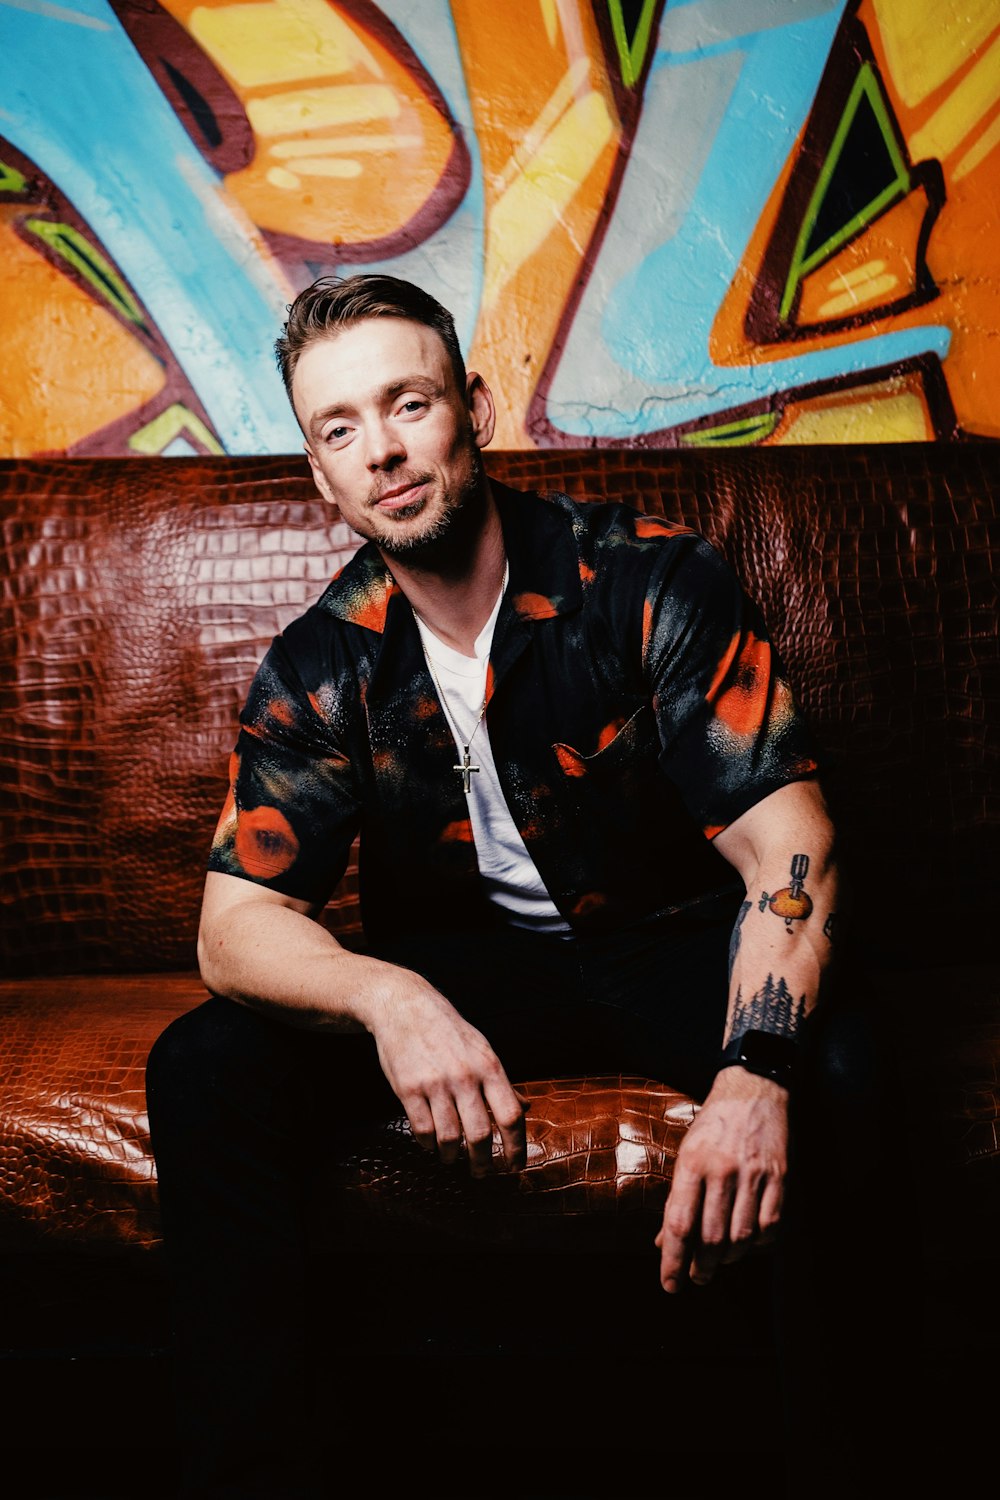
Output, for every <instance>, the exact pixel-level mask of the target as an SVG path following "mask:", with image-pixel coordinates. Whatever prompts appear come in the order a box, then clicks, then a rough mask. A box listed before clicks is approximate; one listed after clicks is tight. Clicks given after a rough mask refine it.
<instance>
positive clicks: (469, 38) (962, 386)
mask: <svg viewBox="0 0 1000 1500" xmlns="http://www.w3.org/2000/svg"><path fill="white" fill-rule="evenodd" d="M0 14H2V16H3V24H4V38H5V43H6V45H5V46H4V48H3V49H2V52H0V70H2V88H0V237H2V247H3V259H2V272H0V286H2V287H3V296H4V331H5V358H4V360H3V362H2V367H0V386H2V399H0V456H6V457H22V456H29V455H40V454H67V455H70V456H73V455H82V454H116V453H120V454H135V455H143V454H160V453H162V454H168V455H178V456H179V455H187V454H194V453H220V452H229V453H280V452H289V451H294V450H296V449H297V448H298V447H299V446H300V441H301V440H300V436H299V434H298V431H297V428H296V426H295V423H294V421H293V419H292V417H291V414H290V412H289V411H288V409H287V403H286V401H285V397H284V394H283V392H282V389H281V385H280V381H279V379H278V376H277V372H276V369H275V365H274V360H273V355H272V349H273V342H274V338H275V335H276V334H277V332H278V331H279V330H280V326H281V323H282V321H283V319H284V315H285V309H286V307H287V305H288V302H289V301H290V300H291V298H292V297H293V296H294V295H295V293H296V292H297V291H298V290H299V289H300V288H301V287H303V286H305V285H307V284H308V283H309V282H310V281H311V280H312V279H313V278H314V277H315V276H317V275H320V274H325V273H338V272H340V273H346V272H349V271H350V270H352V269H364V270H386V271H390V272H392V273H393V274H396V275H400V276H404V277H408V278H410V279H412V280H414V281H418V282H420V283H421V284H422V285H423V286H425V287H427V289H428V290H429V291H431V292H433V293H434V294H435V295H436V296H438V297H439V298H440V299H441V300H442V301H443V302H445V303H446V305H447V306H448V307H449V308H451V310H452V311H453V313H454V314H455V317H456V323H457V326H458V331H459V336H460V338H461V341H462V344H463V347H464V349H465V351H466V354H467V357H468V361H469V363H470V365H471V366H472V367H473V368H476V369H480V370H482V371H483V373H484V374H485V375H486V377H487V379H488V380H489V382H490V384H491V385H492V386H493V388H494V391H495V393H496V395H497V397H498V404H499V407H500V424H499V428H498V432H497V436H496V438H495V445H496V446H498V447H505V448H512V449H524V448H530V447H535V446H542V447H546V446H571V447H578V446H601V447H614V446H641V445H643V444H646V445H649V446H656V447H676V446H685V445H739V444H742V445H750V444H779V443H791V444H799V443H819V442H853V441H865V442H873V441H874V442H900V441H921V442H930V441H954V440H959V439H962V438H967V437H976V438H997V437H1000V418H998V417H997V414H996V410H995V403H993V402H991V401H990V399H989V394H988V393H990V392H992V390H993V389H994V388H995V385H996V383H997V380H998V378H1000V369H998V365H1000V265H998V263H997V259H996V255H995V252H994V250H993V245H994V242H995V240H996V236H997V233H998V230H1000V222H998V221H1000V6H998V5H997V3H996V0H963V3H961V4H959V3H958V0H631V3H629V0H497V3H496V4H490V5H484V4H482V3H481V0H421V3H419V4H417V3H413V0H384V3H382V4H375V3H374V0H336V3H335V0H67V3H54V0H0Z"/></svg>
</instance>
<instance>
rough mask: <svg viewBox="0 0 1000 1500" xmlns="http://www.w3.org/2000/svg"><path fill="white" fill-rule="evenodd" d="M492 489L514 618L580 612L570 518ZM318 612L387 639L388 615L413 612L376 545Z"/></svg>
mask: <svg viewBox="0 0 1000 1500" xmlns="http://www.w3.org/2000/svg"><path fill="white" fill-rule="evenodd" d="M490 483H491V486H492V490H493V495H494V498H495V499H496V503H497V508H498V510H499V513H500V523H501V526H502V527H503V537H504V547H505V549H506V552H507V561H508V564H509V566H510V585H509V588H508V599H509V601H510V609H511V611H512V613H513V614H514V616H515V617H517V618H520V619H521V620H526V621H528V620H549V619H552V618H554V617H555V616H556V615H561V614H565V613H567V612H568V611H570V610H573V609H577V608H578V607H579V604H580V600H581V597H582V588H581V583H580V570H579V564H578V560H577V550H576V545H575V542H574V539H573V528H572V523H571V521H570V518H569V517H568V516H567V515H566V514H565V512H563V511H562V510H560V509H559V507H558V506H557V505H556V504H554V503H553V502H552V501H551V500H548V499H546V498H545V497H544V496H542V495H540V494H536V493H533V492H525V491H522V490H512V489H510V488H509V487H508V486H507V485H505V484H500V483H499V481H497V480H495V479H494V480H491V481H490ZM505 603H506V601H505ZM319 606H320V608H322V609H324V610H326V611H327V613H329V614H332V615H335V616H336V617H337V618H338V619H341V620H346V621H347V622H348V623H349V624H352V625H358V626H360V627H361V628H362V629H364V630H372V631H375V632H376V633H377V634H379V635H384V634H385V630H386V623H387V620H388V618H389V613H390V609H392V610H393V611H395V610H397V609H398V610H403V609H408V608H409V606H408V604H407V601H406V596H405V594H404V593H403V591H402V589H401V588H400V587H399V585H398V584H397V583H396V581H395V579H394V578H393V576H392V574H391V573H390V572H389V569H388V568H387V567H386V565H385V563H384V562H383V560H382V557H381V554H380V553H379V551H378V549H377V548H376V547H375V545H374V543H372V542H367V543H365V545H364V546H363V547H361V548H359V550H358V551H357V552H356V553H355V554H354V556H353V557H352V558H351V559H350V561H349V562H348V563H346V564H345V566H344V567H343V568H342V569H341V570H340V572H339V573H338V574H336V576H335V577H334V579H333V580H332V582H331V583H330V585H329V586H328V588H327V589H326V591H325V592H324V594H323V595H322V597H321V599H320V600H319ZM504 613H505V614H506V613H507V611H506V610H504Z"/></svg>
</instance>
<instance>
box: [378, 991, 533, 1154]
mask: <svg viewBox="0 0 1000 1500" xmlns="http://www.w3.org/2000/svg"><path fill="white" fill-rule="evenodd" d="M368 1026H369V1030H370V1031H371V1032H372V1035H373V1036H374V1038H375V1043H376V1046H377V1048H378V1056H379V1062H380V1063H381V1065H382V1071H383V1072H384V1073H385V1076H386V1078H387V1079H388V1080H389V1083H390V1085H391V1086H392V1088H393V1090H394V1091H395V1093H396V1096H397V1097H398V1099H399V1101H400V1103H401V1104H402V1106H403V1108H404V1109H405V1110H406V1114H407V1118H408V1119H409V1121H410V1125H411V1127H412V1130H413V1134H414V1136H415V1137H416V1139H417V1140H418V1141H419V1142H420V1144H421V1146H423V1147H424V1148H425V1150H428V1151H433V1150H435V1149H437V1151H438V1153H439V1154H440V1157H441V1160H442V1161H444V1162H449V1163H450V1162H454V1161H456V1160H457V1158H458V1155H459V1152H460V1150H461V1146H462V1140H463V1138H464V1140H465V1145H466V1150H467V1152H468V1157H469V1168H470V1171H471V1172H472V1175H473V1177H483V1176H485V1174H486V1173H487V1172H488V1171H489V1169H490V1165H491V1161H492V1155H493V1121H496V1124H497V1127H498V1128H499V1131H500V1138H501V1141H502V1143H503V1154H504V1157H505V1158H506V1161H507V1164H508V1166H509V1167H510V1169H511V1171H513V1172H519V1171H521V1169H522V1168H523V1167H524V1165H525V1162H526V1160H527V1144H526V1139H525V1128H524V1113H525V1102H524V1101H523V1100H522V1099H521V1098H520V1097H519V1095H518V1094H517V1092H516V1091H515V1089H514V1088H513V1087H512V1085H511V1083H510V1080H509V1079H508V1077H507V1074H506V1073H505V1072H504V1069H503V1065H502V1063H501V1062H500V1059H499V1058H498V1057H497V1055H496V1053H495V1052H494V1051H493V1048H492V1047H491V1046H490V1044H489V1042H488V1041H487V1040H486V1038H485V1037H484V1036H483V1034H482V1032H481V1031H477V1030H476V1028H475V1027H474V1026H471V1025H470V1024H469V1022H468V1021H466V1020H465V1019H464V1018H463V1017H462V1016H461V1015H459V1013H458V1011H457V1010H456V1009H455V1007H454V1006H453V1005H451V1004H450V1003H449V1001H448V1000H446V999H445V997H444V996H443V995H442V994H441V993H440V992H439V991H438V990H436V989H435V988H434V986H433V985H431V984H429V983H428V981H427V980H425V979H422V978H421V977H420V975H419V974H414V973H412V972H411V971H410V970H409V969H395V970H394V971H393V973H392V976H391V979H390V981H389V982H388V984H387V985H386V994H385V996H384V999H383V1001H382V1003H381V1004H380V1005H378V1006H375V1007H373V1013H372V1015H371V1017H370V1019H369V1022H368Z"/></svg>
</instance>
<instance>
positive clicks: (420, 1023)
mask: <svg viewBox="0 0 1000 1500" xmlns="http://www.w3.org/2000/svg"><path fill="white" fill-rule="evenodd" d="M317 915H318V913H317V912H316V910H315V909H314V908H312V907H310V906H309V905H308V903H306V902H304V901H298V900H295V899H294V898H292V897H290V896H284V895H282V894H280V893H279V892H277V891H274V890H271V889H269V888H268V887H265V886H260V885H256V884H255V883H254V882H252V881H247V880H242V879H240V878H239V877H238V876H235V875H224V874H221V873H219V872H217V871H211V872H209V874H208V876H207V879H206V882H205V894H204V898H203V902H202V911H201V923H200V927H199V932H198V962H199V965H200V968H201V976H202V979H203V980H204V982H205V984H206V986H207V987H208V989H210V990H211V991H212V992H213V993H214V994H217V995H224V996H226V997H227V998H229V999H231V1000H236V1001H239V1002H240V1003H241V1004H243V1005H248V1006H251V1007H253V1008H254V1009H258V1010H262V1011H265V1012H267V1013H268V1014H270V1015H273V1016H277V1017H278V1018H280V1019H281V1020H282V1021H284V1022H286V1023H289V1024H291V1025H295V1026H303V1027H307V1028H310V1029H314V1030H329V1031H361V1030H365V1031H368V1032H370V1033H371V1035H372V1036H373V1037H374V1039H375V1044H376V1047H377V1049H378V1058H379V1062H380V1064H381V1067H382V1071H383V1072H384V1073H385V1076H386V1078H387V1079H388V1081H389V1083H390V1085H391V1087H392V1088H393V1090H394V1091H395V1093H396V1095H397V1097H398V1098H399V1100H400V1102H401V1104H402V1105H403V1108H404V1109H405V1110H406V1114H407V1116H408V1118H409V1121H410V1124H411V1126H412V1127H413V1133H414V1136H415V1137H416V1139H417V1140H418V1141H419V1142H420V1144H421V1145H422V1146H424V1147H425V1148H427V1149H428V1150H431V1149H434V1148H435V1147H436V1148H437V1149H438V1150H439V1151H440V1154H441V1158H442V1160H443V1161H446V1162H452V1161H454V1160H455V1159H456V1157H457V1156H458V1153H459V1149H460V1146H461V1143H462V1139H463V1136H464V1138H465V1143H466V1146H467V1149H468V1154H469V1165H470V1169H471V1171H472V1174H473V1176H477V1177H479V1176H482V1175H483V1174H484V1173H485V1172H486V1171H487V1170H488V1169H489V1166H490V1160H491V1155H492V1138H493V1126H492V1121H491V1118H490V1116H491V1115H492V1117H493V1119H494V1120H495V1121H496V1123H497V1126H498V1127H499V1129H500V1134H501V1139H502V1141H503V1148H504V1154H505V1156H506V1158H507V1161H508V1163H509V1164H510V1166H511V1167H512V1168H513V1169H514V1170H520V1168H521V1167H523V1166H524V1162H525V1158H526V1151H527V1148H526V1143H525V1130H524V1108H523V1104H522V1102H521V1100H520V1099H519V1098H518V1096H517V1094H516V1093H515V1091H514V1089H513V1088H512V1087H511V1084H510V1081H509V1080H508V1078H507V1075H506V1073H505V1072H504V1070H503V1067H502V1066H501V1064H500V1061H499V1059H498V1058H497V1056H496V1054H495V1053H494V1051H493V1049H492V1048H491V1047H490V1045H489V1043H488V1042H487V1040H486V1038H485V1037H484V1036H483V1035H482V1033H481V1032H479V1031H477V1030H476V1028H475V1027H474V1026H470V1025H469V1023H468V1022H467V1021H465V1020H463V1018H462V1017H461V1016H460V1015H459V1013H458V1011H456V1010H455V1008H454V1006H452V1005H451V1004H450V1003H449V1002H448V1000H446V999H445V997H444V996H443V995H442V994H440V993H439V991H438V990H436V989H435V988H434V986H433V985H431V984H429V983H428V982H427V980H425V979H423V978H422V977H421V976H420V975H419V974H415V973H413V972H412V971H411V970H409V969H404V968H400V967H398V966H397V965H395V964H389V963H384V962H383V961H382V960H380V959H377V958H370V957H367V956H365V955H362V954H355V953H351V952H349V951H348V950H347V949H345V948H344V947H342V945H341V944H340V943H338V942H337V940H336V938H334V937H333V936H332V934H331V933H329V932H327V931H326V929H325V928H324V927H322V926H321V925H320V924H319V922H318V921H316V920H315V918H316V916H317Z"/></svg>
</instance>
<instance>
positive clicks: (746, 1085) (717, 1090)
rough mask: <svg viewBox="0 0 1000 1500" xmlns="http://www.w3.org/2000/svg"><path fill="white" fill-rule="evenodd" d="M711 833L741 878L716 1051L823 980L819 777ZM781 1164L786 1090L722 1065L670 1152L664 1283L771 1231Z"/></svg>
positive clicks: (779, 1022) (828, 859)
mask: <svg viewBox="0 0 1000 1500" xmlns="http://www.w3.org/2000/svg"><path fill="white" fill-rule="evenodd" d="M715 842H716V847H717V848H718V849H719V850H720V852H721V853H722V854H724V855H725V857H726V858H727V859H728V860H729V861H730V862H731V863H732V864H733V865H734V866H735V867H736V869H737V870H738V871H739V872H740V874H741V875H742V877H743V880H744V882H745V884H746V899H745V901H744V903H743V905H742V907H741V910H740V915H739V918H738V920H737V924H736V927H735V929H734V932H733V940H732V946H731V950H730V957H731V964H730V968H731V974H730V989H729V1012H728V1018H727V1022H726V1034H725V1038H720V1050H721V1046H722V1044H723V1042H724V1041H728V1040H729V1039H730V1038H731V1037H733V1036H739V1035H741V1034H742V1033H743V1032H745V1031H747V1030H751V1029H752V1030H758V1031H769V1032H773V1033H777V1034H778V1035H781V1036H794V1035H795V1034H796V1033H797V1031H798V1029H799V1028H800V1026H801V1024H802V1021H803V1019H804V1018H805V1016H806V1015H808V1013H809V1012H810V1011H811V1010H812V1009H813V1007H814V1006H815V1005H816V1004H817V1002H818V1001H819V1000H820V998H821V995H822V993H823V990H824V988H825V983H826V981H827V979H828V977H829V973H830V964H831V958H832V943H831V936H832V934H833V930H834V923H835V919H836V913H837V911H838V903H839V883H838V875H837V866H836V860H835V854H834V832H833V827H832V824H831V822H830V818H829V815H828V813H827V809H826V805H825V803H824V800H823V796H822V793H821V791H820V789H819V786H818V784H817V783H816V782H814V781H798V782H793V783H790V784H789V785H788V786H784V787H782V788H780V789H779V790H778V791H775V792H772V793H771V794H770V796H768V797H765V798H764V799H763V800H762V801H761V802H758V803H757V804H756V805H755V806H754V807H752V808H751V809H750V810H749V811H748V812H746V813H744V814H743V816H742V817H740V818H738V819H737V820H736V821H735V822H734V823H732V824H731V825H730V826H729V828H727V829H726V830H725V831H724V832H723V833H721V834H719V836H718V837H717V839H716V841H715ZM793 1086H794V1085H793ZM787 1166H788V1092H787V1090H786V1089H785V1088H784V1087H783V1086H782V1085H781V1084H780V1083H777V1082H774V1081H772V1080H771V1079H769V1078H763V1077H759V1076H757V1075H756V1074H752V1073H749V1072H747V1071H746V1070H745V1069H744V1068H742V1067H739V1066H737V1067H730V1068H726V1069H724V1070H723V1071H722V1072H720V1073H719V1074H718V1075H717V1077H716V1079H715V1082H714V1083H713V1085H712V1088H711V1089H710V1091H709V1093H708V1096H707V1098H706V1099H705V1102H704V1104H703V1106H702V1108H701V1110H700V1111H699V1112H698V1114H697V1115H696V1117H695V1119H694V1122H693V1123H692V1125H691V1127H690V1129H689V1131H688V1133H687V1135H686V1137H685V1139H684V1142H683V1144H682V1146H681V1148H680V1150H679V1152H678V1154H677V1161H676V1163H675V1167H674V1177H673V1183H672V1185H671V1190H670V1195H669V1197H668V1199H667V1203H666V1208H665V1210H664V1217H663V1227H662V1229H661V1230H660V1233H659V1234H658V1235H657V1238H656V1243H657V1245H658V1246H659V1248H660V1280H661V1282H662V1284H663V1287H664V1289H665V1290H666V1291H676V1289H677V1287H678V1285H679V1284H680V1280H681V1278H682V1277H683V1276H684V1275H685V1274H689V1275H690V1277H691V1279H692V1281H695V1282H697V1283H700V1284H703V1283H705V1282H708V1281H710V1280H711V1278H712V1276H713V1274H714V1272H715V1270H716V1268H717V1266H718V1265H719V1264H720V1263H721V1262H723V1261H728V1260H735V1259H737V1258H739V1257H740V1256H741V1255H743V1254H745V1253H746V1252H747V1251H748V1250H750V1249H752V1248H754V1247H755V1246H757V1245H760V1244H761V1243H763V1242H765V1241H766V1240H767V1239H769V1238H770V1237H771V1236H772V1235H773V1232H774V1230H775V1228H776V1226H777V1223H778V1220H779V1218H780V1215H781V1209H782V1202H783V1196H784V1186H785V1175H786V1172H787Z"/></svg>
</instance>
